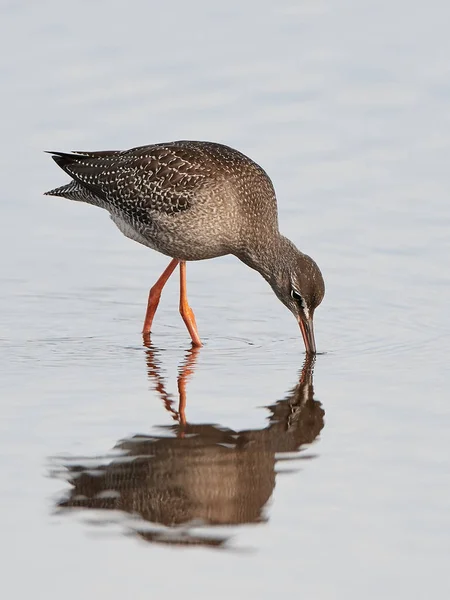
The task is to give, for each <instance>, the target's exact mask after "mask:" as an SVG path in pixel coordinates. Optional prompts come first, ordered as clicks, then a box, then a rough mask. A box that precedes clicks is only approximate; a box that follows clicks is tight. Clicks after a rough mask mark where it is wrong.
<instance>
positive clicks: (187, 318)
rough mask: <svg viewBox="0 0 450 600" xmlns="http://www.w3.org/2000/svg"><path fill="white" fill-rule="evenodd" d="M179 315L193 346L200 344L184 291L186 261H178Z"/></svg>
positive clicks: (192, 314)
mask: <svg viewBox="0 0 450 600" xmlns="http://www.w3.org/2000/svg"><path fill="white" fill-rule="evenodd" d="M180 315H181V316H182V318H183V321H184V323H185V325H186V327H187V328H188V331H189V334H190V336H191V340H192V344H193V345H194V346H201V345H202V342H201V340H200V337H199V335H198V331H197V324H196V322H195V317H194V313H193V312H192V308H191V307H190V306H189V304H188V299H187V291H186V262H185V261H184V260H182V261H180Z"/></svg>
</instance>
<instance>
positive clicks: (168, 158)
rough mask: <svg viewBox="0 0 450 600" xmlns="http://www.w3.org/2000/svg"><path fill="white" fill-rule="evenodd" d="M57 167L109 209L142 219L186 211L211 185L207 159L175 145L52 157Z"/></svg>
mask: <svg viewBox="0 0 450 600" xmlns="http://www.w3.org/2000/svg"><path fill="white" fill-rule="evenodd" d="M51 154H52V155H53V159H54V161H55V162H56V163H57V164H58V165H59V166H60V167H61V169H63V171H65V172H66V173H67V174H68V175H70V177H72V178H73V179H74V180H75V181H77V182H78V183H80V184H81V185H82V186H84V187H85V188H86V189H88V190H89V191H91V192H92V193H94V194H95V195H96V196H98V197H99V198H100V199H101V200H102V201H103V203H104V205H105V206H106V207H111V208H113V207H114V208H116V209H118V210H121V211H123V212H126V213H127V212H130V214H132V215H133V216H134V217H138V218H140V219H144V220H145V218H146V217H147V218H151V214H150V213H151V212H152V211H158V212H164V213H166V214H174V213H177V212H180V211H183V210H186V209H188V208H189V206H190V205H191V203H192V201H193V199H194V197H195V194H196V193H197V192H198V190H199V189H200V188H201V187H202V186H203V185H204V184H205V182H206V180H207V179H208V168H207V166H205V164H204V160H203V159H204V156H202V155H200V154H197V153H195V152H194V153H193V152H192V148H190V149H187V148H184V147H183V146H177V145H175V144H167V145H162V144H161V145H159V144H158V145H153V146H143V147H141V148H133V149H131V150H125V151H123V152H118V151H103V152H83V153H80V152H78V153H73V154H68V153H64V152H52V153H51Z"/></svg>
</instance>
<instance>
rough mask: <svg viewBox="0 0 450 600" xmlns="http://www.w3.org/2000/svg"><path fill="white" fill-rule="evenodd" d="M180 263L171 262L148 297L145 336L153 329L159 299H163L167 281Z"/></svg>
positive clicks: (173, 260) (176, 261)
mask: <svg viewBox="0 0 450 600" xmlns="http://www.w3.org/2000/svg"><path fill="white" fill-rule="evenodd" d="M179 262H180V261H179V260H178V259H177V258H174V259H172V260H171V261H170V263H169V265H168V266H167V267H166V269H165V270H164V272H163V274H162V275H161V277H160V278H159V279H158V281H157V282H156V283H155V285H154V286H153V287H152V288H151V290H150V293H149V295H148V303H147V312H146V314H145V321H144V328H143V330H142V333H143V335H149V333H150V330H151V328H152V323H153V317H154V316H155V312H156V309H157V308H158V304H159V299H160V298H161V292H162V289H163V287H164V286H165V285H166V283H167V280H168V279H169V277H170V276H171V275H172V273H173V272H174V271H175V269H176V268H177V266H178V263H179Z"/></svg>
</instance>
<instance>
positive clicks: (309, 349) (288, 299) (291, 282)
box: [270, 249, 325, 354]
mask: <svg viewBox="0 0 450 600" xmlns="http://www.w3.org/2000/svg"><path fill="white" fill-rule="evenodd" d="M295 250H296V252H295V253H294V252H293V253H292V254H291V256H290V257H289V260H288V261H287V262H286V263H285V264H284V267H283V269H281V270H280V271H278V272H277V273H276V274H274V277H273V279H272V281H271V282H270V283H271V286H272V288H273V290H274V292H275V294H276V295H277V296H278V298H279V299H280V300H281V302H282V303H283V304H284V305H285V306H287V308H288V309H289V310H290V311H291V312H292V314H293V315H294V317H295V318H296V319H297V322H298V324H299V326H300V330H301V332H302V336H303V341H304V343H305V348H306V353H307V354H315V353H316V342H315V340H314V326H313V317H314V311H315V309H316V308H317V307H318V306H319V304H320V303H321V302H322V300H323V297H324V294H325V283H324V280H323V277H322V273H321V272H320V269H319V267H318V266H317V264H316V263H315V262H314V261H313V259H312V258H311V257H309V256H308V255H306V254H302V253H301V252H299V251H298V250H297V249H295Z"/></svg>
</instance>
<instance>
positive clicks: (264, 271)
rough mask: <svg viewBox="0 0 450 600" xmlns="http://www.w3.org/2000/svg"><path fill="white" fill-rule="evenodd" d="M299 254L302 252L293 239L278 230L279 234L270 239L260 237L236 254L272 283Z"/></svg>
mask: <svg viewBox="0 0 450 600" xmlns="http://www.w3.org/2000/svg"><path fill="white" fill-rule="evenodd" d="M298 254H300V252H299V250H297V248H296V247H295V245H294V244H293V243H292V242H291V240H289V239H288V238H287V237H284V235H281V233H279V232H277V235H275V236H273V237H270V239H265V240H261V239H259V240H258V241H257V243H255V244H252V245H251V246H250V247H248V248H246V249H245V250H243V251H242V252H239V253H238V254H236V256H237V257H238V258H239V259H240V260H242V262H243V263H245V264H246V265H247V266H249V267H250V268H252V269H255V271H258V273H260V274H261V275H262V276H263V277H264V279H265V280H266V281H268V282H269V284H270V285H272V282H273V281H274V278H276V276H277V274H279V273H280V272H281V271H283V270H285V269H287V268H288V265H289V264H291V262H292V260H293V258H294V257H295V256H296V255H298Z"/></svg>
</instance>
